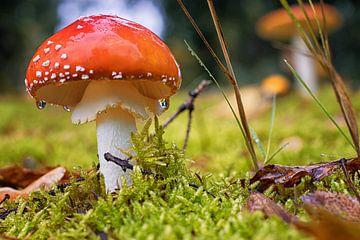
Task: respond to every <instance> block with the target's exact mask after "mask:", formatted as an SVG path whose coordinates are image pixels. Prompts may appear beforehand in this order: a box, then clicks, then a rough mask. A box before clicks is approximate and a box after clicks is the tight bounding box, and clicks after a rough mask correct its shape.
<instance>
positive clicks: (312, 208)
mask: <svg viewBox="0 0 360 240" xmlns="http://www.w3.org/2000/svg"><path fill="white" fill-rule="evenodd" d="M301 200H302V201H303V202H304V207H305V209H306V210H307V212H308V213H309V214H310V215H313V216H314V217H317V215H316V214H317V212H318V211H317V210H316V209H318V208H323V209H327V211H328V212H329V213H330V214H333V215H339V216H340V217H342V218H344V219H346V220H349V221H354V222H360V203H359V201H358V200H357V199H356V198H353V197H350V196H348V195H345V194H342V193H335V192H325V191H315V192H313V193H309V194H307V195H305V196H302V197H301Z"/></svg>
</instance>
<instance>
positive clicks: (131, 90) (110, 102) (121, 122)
mask: <svg viewBox="0 0 360 240" xmlns="http://www.w3.org/2000/svg"><path fill="white" fill-rule="evenodd" d="M159 106H160V105H159V102H158V100H156V99H149V98H147V97H145V96H143V95H142V94H140V93H139V91H138V89H137V88H136V87H135V86H134V85H133V84H131V83H130V82H126V81H107V80H103V81H91V82H90V83H89V85H88V86H87V87H86V90H85V92H84V94H83V96H82V98H81V101H80V102H79V103H78V104H77V105H76V106H75V107H74V108H73V112H72V116H71V118H72V122H73V123H76V124H82V123H86V122H90V121H94V120H96V131H97V143H98V154H99V159H100V172H101V173H102V175H103V176H104V180H105V188H106V190H107V192H113V191H115V190H116V189H121V187H122V179H121V178H122V176H124V177H125V179H126V182H127V183H128V185H130V184H131V179H130V173H129V171H130V170H127V171H126V172H124V171H123V170H122V168H121V167H120V166H118V165H116V164H115V163H113V162H108V161H106V160H105V158H104V154H105V153H107V152H109V153H111V154H112V155H113V156H115V157H119V158H121V159H124V158H126V157H127V156H125V155H124V154H123V153H122V152H121V150H128V149H129V147H131V142H130V135H131V132H135V131H136V122H135V119H146V118H148V117H149V113H151V112H152V113H159V112H160V110H161V109H160V107H159Z"/></svg>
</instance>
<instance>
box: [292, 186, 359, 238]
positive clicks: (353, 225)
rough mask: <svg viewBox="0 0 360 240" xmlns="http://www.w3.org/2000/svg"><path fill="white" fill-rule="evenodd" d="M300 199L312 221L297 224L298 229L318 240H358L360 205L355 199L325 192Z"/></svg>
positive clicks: (317, 192)
mask: <svg viewBox="0 0 360 240" xmlns="http://www.w3.org/2000/svg"><path fill="white" fill-rule="evenodd" d="M301 199H302V200H303V202H304V205H303V207H304V209H305V210H306V211H307V212H308V214H309V215H310V217H311V218H312V221H311V222H310V223H305V222H298V223H297V224H296V226H297V228H298V229H300V230H302V231H304V232H307V233H309V234H311V235H313V236H314V237H315V238H316V239H318V240H327V239H344V240H345V239H346V240H359V239H360V223H359V222H360V204H359V202H358V201H357V199H355V198H352V197H350V196H347V195H345V194H341V193H333V192H325V191H315V192H314V193H310V194H307V195H305V196H303V197H302V198H301Z"/></svg>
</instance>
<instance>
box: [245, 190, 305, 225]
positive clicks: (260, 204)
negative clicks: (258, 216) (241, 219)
mask: <svg viewBox="0 0 360 240" xmlns="http://www.w3.org/2000/svg"><path fill="white" fill-rule="evenodd" d="M245 208H246V209H247V210H248V211H250V212H255V211H261V212H263V213H264V214H265V216H267V217H271V216H278V217H280V218H281V219H282V220H284V221H285V222H287V223H294V222H297V221H298V219H297V217H296V216H294V215H291V214H290V213H288V211H286V209H285V208H283V207H282V206H280V205H278V204H276V203H275V202H274V201H273V200H271V199H270V198H267V197H266V196H265V195H263V194H261V193H258V192H251V193H250V196H249V198H248V200H247V202H246V206H245Z"/></svg>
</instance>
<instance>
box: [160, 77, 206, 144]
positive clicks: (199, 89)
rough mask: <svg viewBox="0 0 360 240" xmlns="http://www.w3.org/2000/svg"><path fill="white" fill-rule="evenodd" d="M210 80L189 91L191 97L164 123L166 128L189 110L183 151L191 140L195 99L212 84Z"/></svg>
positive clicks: (203, 81) (163, 126)
mask: <svg viewBox="0 0 360 240" xmlns="http://www.w3.org/2000/svg"><path fill="white" fill-rule="evenodd" d="M210 83H211V82H210V81H209V80H202V81H201V82H200V83H199V85H198V86H197V87H196V88H195V89H194V90H192V91H190V92H189V96H190V97H189V98H188V99H187V100H185V102H183V103H182V104H181V105H180V106H179V108H178V109H177V111H176V112H175V113H174V114H173V115H171V116H170V117H169V118H168V119H167V120H166V121H165V123H164V124H163V125H162V128H166V127H167V126H168V125H169V124H170V123H171V122H172V121H174V119H175V118H177V117H178V116H179V115H180V113H182V112H184V111H185V110H189V118H188V122H187V128H186V134H185V140H184V145H183V147H182V149H183V151H185V149H186V147H187V144H188V141H189V136H190V129H191V122H192V113H193V111H194V109H195V105H194V101H195V99H196V97H197V96H198V95H199V94H200V93H201V92H202V91H203V90H204V89H205V88H206V87H207V86H209V85H210Z"/></svg>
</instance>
